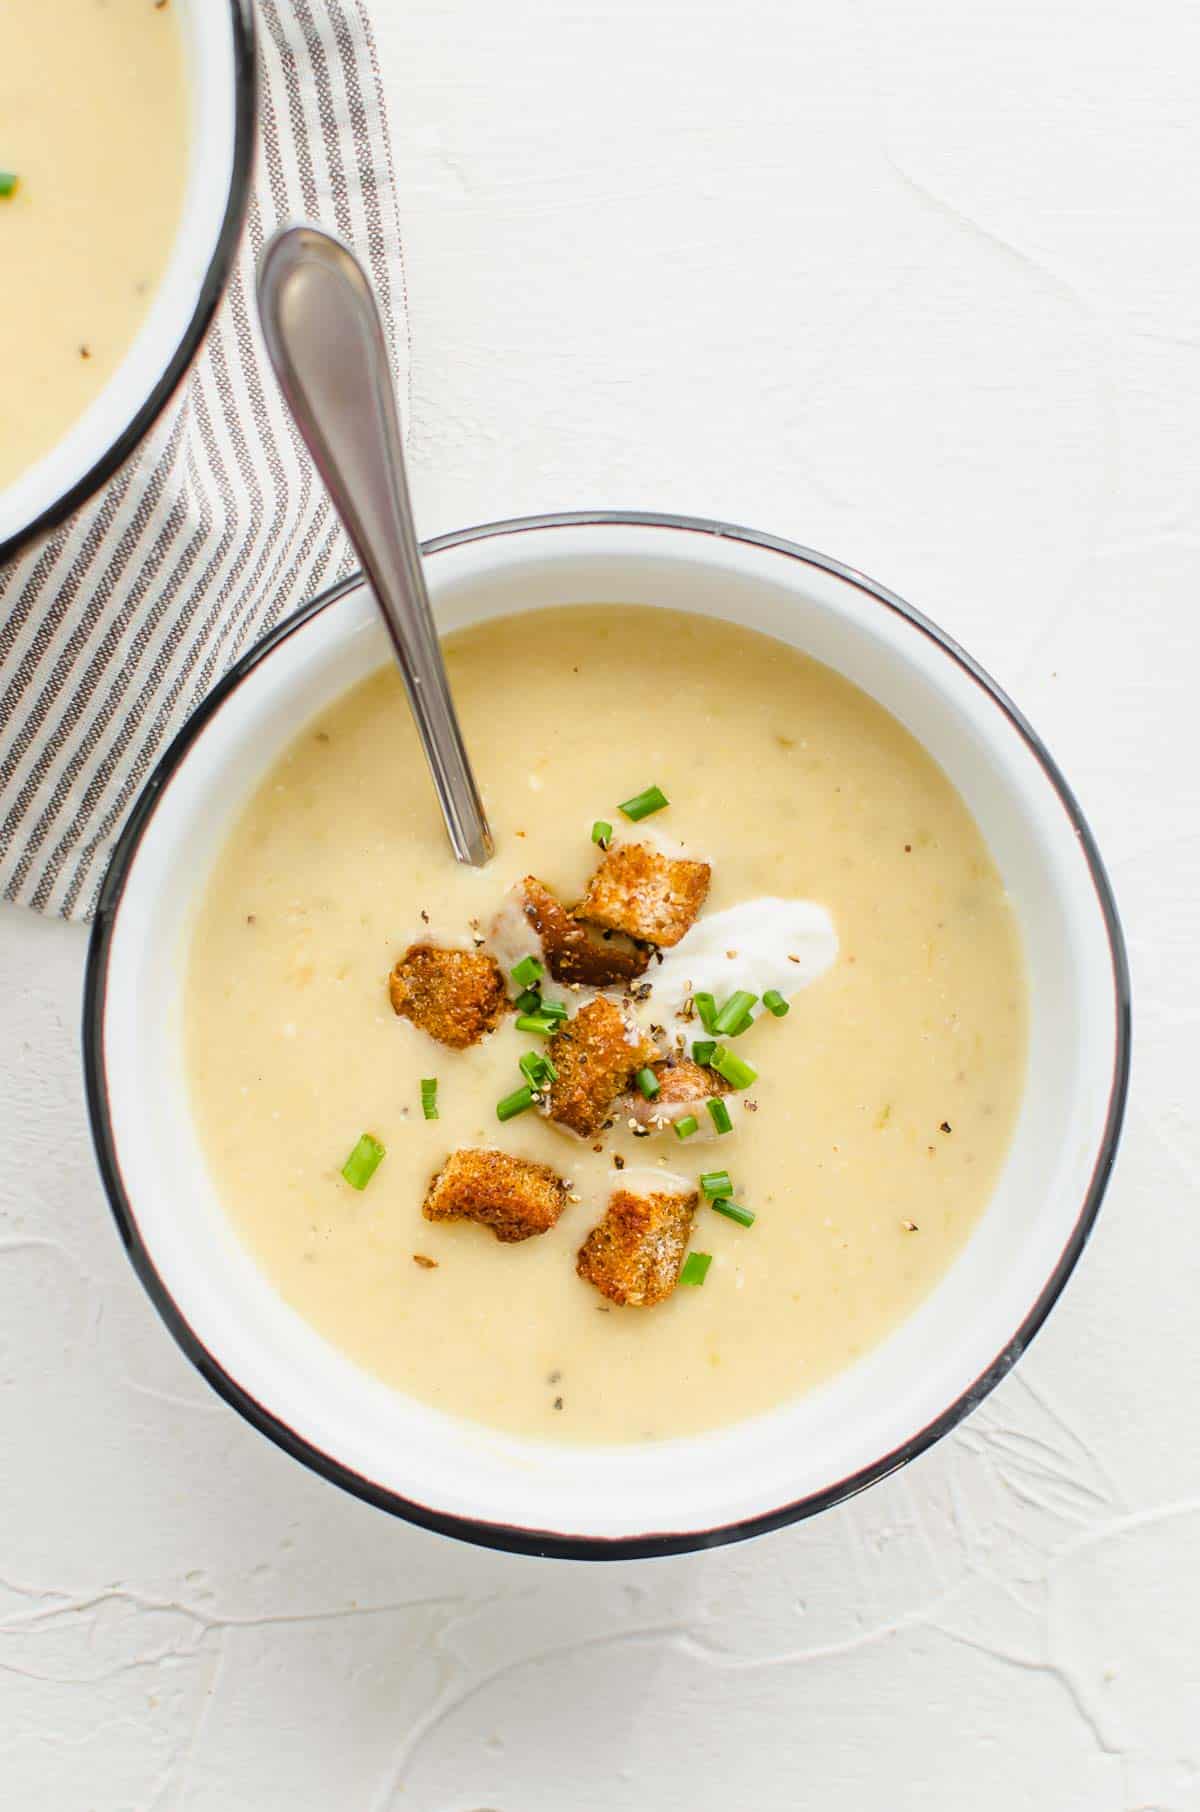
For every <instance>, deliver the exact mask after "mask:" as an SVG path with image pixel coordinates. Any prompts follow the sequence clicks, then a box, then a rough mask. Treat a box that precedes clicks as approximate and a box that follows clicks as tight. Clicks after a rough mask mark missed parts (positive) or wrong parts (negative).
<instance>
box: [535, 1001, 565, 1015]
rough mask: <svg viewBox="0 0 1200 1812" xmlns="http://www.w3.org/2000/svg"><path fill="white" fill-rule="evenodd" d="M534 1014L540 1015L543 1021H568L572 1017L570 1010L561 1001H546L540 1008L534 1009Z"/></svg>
mask: <svg viewBox="0 0 1200 1812" xmlns="http://www.w3.org/2000/svg"><path fill="white" fill-rule="evenodd" d="M534 1012H535V1013H540V1014H541V1015H542V1017H543V1019H567V1018H569V1017H570V1014H569V1009H568V1008H566V1007H564V1005H563V1003H562V1001H561V1000H544V1001H543V1002H542V1003H541V1005H540V1006H538V1007H535V1008H534Z"/></svg>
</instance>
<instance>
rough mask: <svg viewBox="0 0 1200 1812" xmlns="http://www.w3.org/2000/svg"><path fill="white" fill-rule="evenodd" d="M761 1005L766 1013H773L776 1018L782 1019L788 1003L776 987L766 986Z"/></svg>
mask: <svg viewBox="0 0 1200 1812" xmlns="http://www.w3.org/2000/svg"><path fill="white" fill-rule="evenodd" d="M763 1006H764V1007H765V1008H766V1009H767V1012H768V1013H774V1015H775V1017H776V1019H782V1018H783V1016H784V1014H785V1013H786V1012H787V1011H788V1003H787V1001H786V1000H785V999H784V998H783V995H782V994H781V993H780V992H779V989H778V988H768V989H767V991H766V993H765V994H764V995H763Z"/></svg>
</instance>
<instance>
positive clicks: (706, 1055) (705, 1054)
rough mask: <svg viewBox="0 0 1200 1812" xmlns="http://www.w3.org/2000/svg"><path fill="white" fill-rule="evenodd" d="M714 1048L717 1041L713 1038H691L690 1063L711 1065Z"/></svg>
mask: <svg viewBox="0 0 1200 1812" xmlns="http://www.w3.org/2000/svg"><path fill="white" fill-rule="evenodd" d="M716 1048H717V1041H716V1039H715V1038H693V1040H692V1062H693V1063H711V1062H712V1060H713V1052H714V1051H715V1050H716Z"/></svg>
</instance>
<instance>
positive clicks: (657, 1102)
mask: <svg viewBox="0 0 1200 1812" xmlns="http://www.w3.org/2000/svg"><path fill="white" fill-rule="evenodd" d="M650 1067H651V1069H652V1070H653V1071H654V1074H655V1075H656V1076H657V1077H658V1083H659V1089H658V1093H657V1095H655V1097H654V1099H653V1100H652V1101H647V1100H646V1097H645V1096H644V1095H643V1094H642V1092H641V1090H640V1089H633V1090H631V1091H630V1093H629V1095H628V1096H627V1097H626V1099H625V1100H624V1101H622V1103H621V1113H622V1114H623V1115H628V1116H630V1117H631V1118H632V1119H634V1120H637V1121H638V1123H639V1124H640V1125H642V1126H655V1125H658V1126H673V1125H674V1124H675V1122H676V1120H682V1119H683V1118H684V1117H685V1116H686V1115H687V1114H695V1116H696V1119H697V1121H698V1122H699V1130H700V1132H701V1133H703V1132H704V1131H705V1130H706V1129H707V1128H709V1126H710V1124H711V1123H710V1121H709V1118H708V1115H707V1114H706V1113H705V1112H704V1104H705V1102H706V1101H711V1100H712V1098H713V1096H714V1095H726V1094H728V1093H729V1084H728V1083H727V1082H726V1080H725V1078H724V1077H723V1076H718V1074H717V1072H716V1070H709V1069H705V1068H703V1066H702V1065H701V1064H699V1063H693V1062H692V1060H691V1058H690V1057H675V1058H666V1059H664V1060H663V1062H661V1063H652V1064H651V1066H650Z"/></svg>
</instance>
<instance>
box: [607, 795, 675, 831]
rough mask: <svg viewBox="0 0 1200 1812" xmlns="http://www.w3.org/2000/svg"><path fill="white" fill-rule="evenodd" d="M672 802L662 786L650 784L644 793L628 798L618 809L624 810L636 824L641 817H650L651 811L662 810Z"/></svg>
mask: <svg viewBox="0 0 1200 1812" xmlns="http://www.w3.org/2000/svg"><path fill="white" fill-rule="evenodd" d="M670 803H671V801H670V800H669V799H668V798H667V795H666V794H665V793H664V792H663V790H662V788H661V787H660V786H648V787H647V788H646V790H645V792H644V793H635V794H634V796H633V798H632V799H626V800H625V801H624V803H623V804H622V805H619V806H618V807H617V810H618V811H619V812H624V814H625V816H626V817H627V818H632V819H633V821H634V823H635V824H636V823H637V821H638V819H639V818H648V817H649V816H650V814H651V812H661V811H662V809H663V806H664V805H670Z"/></svg>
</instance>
